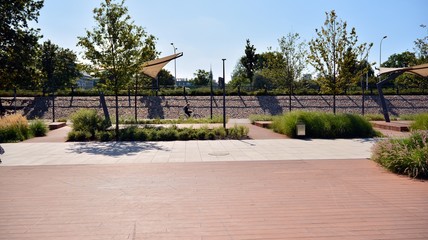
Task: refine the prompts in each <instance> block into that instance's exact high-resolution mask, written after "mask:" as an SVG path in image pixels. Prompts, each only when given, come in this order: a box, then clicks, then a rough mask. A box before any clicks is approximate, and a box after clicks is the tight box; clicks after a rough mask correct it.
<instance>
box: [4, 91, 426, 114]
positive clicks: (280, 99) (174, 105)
mask: <svg viewBox="0 0 428 240" xmlns="http://www.w3.org/2000/svg"><path fill="white" fill-rule="evenodd" d="M385 98H386V101H387V104H388V108H389V111H390V114H393V115H401V114H412V113H421V112H428V95H417V96H416V95H388V96H386V97H385ZM2 99H5V100H8V102H10V99H11V98H2ZM186 101H187V102H189V103H190V105H191V109H192V110H194V111H195V112H196V113H198V114H199V115H201V116H209V115H210V105H211V103H210V96H187V97H184V96H137V114H138V115H137V116H138V118H139V119H144V118H161V119H163V118H165V119H168V118H178V117H180V116H184V114H183V106H184V105H185V104H186ZM17 102H21V103H25V104H26V105H25V106H20V108H19V109H18V112H19V113H21V114H23V115H25V116H27V118H29V119H32V118H36V117H37V118H42V119H51V118H52V99H51V98H50V97H35V98H34V97H19V98H18V101H17ZM106 102H107V106H108V110H109V113H110V116H111V117H112V118H113V116H114V113H115V108H114V106H115V102H114V97H113V96H107V97H106ZM364 106H365V113H375V114H379V113H381V112H382V111H381V109H382V108H381V106H380V101H379V97H378V96H365V101H364ZM222 107H223V97H222V96H214V101H213V114H214V115H222V113H223V109H222ZM289 107H290V100H289V96H226V114H227V116H228V117H229V118H248V117H249V116H250V115H251V114H270V115H277V114H281V113H285V112H288V111H289ZM81 108H90V109H96V110H97V111H98V112H99V113H100V114H103V110H102V107H101V104H100V97H99V96H91V97H80V96H79V97H61V96H59V97H56V98H55V117H56V119H60V118H68V117H69V116H70V115H71V114H72V113H74V112H76V111H77V110H78V109H81ZM291 109H292V110H303V111H324V112H332V111H333V110H332V109H333V96H331V95H323V96H319V95H313V96H292V98H291ZM336 112H337V113H361V112H362V97H361V96H356V95H354V96H336ZM134 114H135V98H134V96H131V97H130V98H129V97H127V96H121V97H119V116H120V117H121V118H125V119H126V118H128V119H133V118H134Z"/></svg>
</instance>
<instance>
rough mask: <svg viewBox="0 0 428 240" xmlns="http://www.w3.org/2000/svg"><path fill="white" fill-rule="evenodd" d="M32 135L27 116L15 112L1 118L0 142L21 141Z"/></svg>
mask: <svg viewBox="0 0 428 240" xmlns="http://www.w3.org/2000/svg"><path fill="white" fill-rule="evenodd" d="M29 135H30V130H29V127H28V121H27V118H25V117H23V116H21V115H19V114H13V115H8V116H5V117H1V118H0V143H3V142H19V141H23V140H25V139H27V138H28V137H29Z"/></svg>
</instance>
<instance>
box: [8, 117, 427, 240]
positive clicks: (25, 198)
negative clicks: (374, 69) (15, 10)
mask: <svg viewBox="0 0 428 240" xmlns="http://www.w3.org/2000/svg"><path fill="white" fill-rule="evenodd" d="M241 124H245V123H241ZM55 131H57V130H55ZM55 131H52V132H51V133H50V134H53V132H55ZM57 133H58V134H59V132H57ZM374 142H375V140H373V139H348V140H343V139H338V140H296V139H266V140H260V139H259V140H251V139H250V140H245V141H237V140H224V141H185V142H179V141H176V142H144V143H141V142H140V143H132V142H120V143H115V142H111V143H61V142H49V141H47V142H38V143H34V142H24V143H16V144H2V146H3V147H4V148H5V150H6V153H5V154H4V155H3V156H2V159H3V164H2V165H0V219H1V221H0V239H5V240H6V239H7V240H10V239H12V240H13V239H43V240H49V239H156V240H157V239H186V240H187V239H198V240H200V239H428V228H427V226H428V201H427V199H428V182H426V181H418V180H411V179H408V178H407V177H401V176H396V175H394V174H391V173H389V172H386V171H385V170H383V169H382V168H380V167H379V166H377V165H376V164H375V163H373V162H372V161H370V160H368V158H369V157H370V152H371V151H370V148H371V146H372V145H373V144H374Z"/></svg>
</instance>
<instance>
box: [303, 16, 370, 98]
mask: <svg viewBox="0 0 428 240" xmlns="http://www.w3.org/2000/svg"><path fill="white" fill-rule="evenodd" d="M315 31H316V34H317V37H316V38H315V39H312V40H311V41H310V42H309V48H310V53H309V56H308V60H309V63H310V64H311V65H312V66H313V67H314V68H315V69H316V70H317V72H318V73H319V74H320V78H319V80H318V81H319V84H320V86H321V91H322V92H323V93H343V92H346V89H348V88H349V86H350V84H353V83H355V82H354V81H353V80H352V79H349V77H350V76H351V75H352V76H358V77H359V76H361V75H362V74H364V73H365V72H367V71H368V69H363V72H356V70H359V69H360V68H357V67H356V64H357V62H358V61H361V60H363V59H367V55H368V53H369V50H370V48H371V46H372V45H373V44H372V43H370V44H367V43H363V44H358V36H357V33H356V30H355V28H352V29H351V31H350V32H348V25H347V23H346V21H342V20H340V19H338V17H337V15H336V12H335V11H334V10H332V11H331V12H326V20H325V22H324V26H322V27H321V29H316V30H315Z"/></svg>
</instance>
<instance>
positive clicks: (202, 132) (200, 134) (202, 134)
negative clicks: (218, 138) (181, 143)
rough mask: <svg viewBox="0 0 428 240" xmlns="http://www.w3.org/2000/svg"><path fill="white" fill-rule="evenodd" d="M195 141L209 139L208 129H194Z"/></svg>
mask: <svg viewBox="0 0 428 240" xmlns="http://www.w3.org/2000/svg"><path fill="white" fill-rule="evenodd" d="M193 139H196V140H205V139H208V130H207V129H203V128H200V129H194V130H193Z"/></svg>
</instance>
